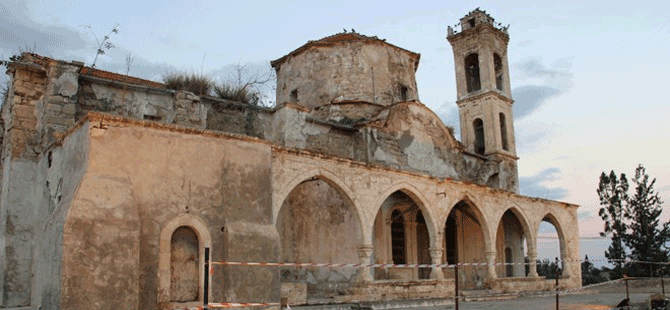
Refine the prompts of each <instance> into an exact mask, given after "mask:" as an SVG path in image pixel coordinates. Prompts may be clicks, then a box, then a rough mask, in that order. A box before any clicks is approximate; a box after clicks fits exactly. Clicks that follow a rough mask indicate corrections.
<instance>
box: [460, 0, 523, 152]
mask: <svg viewBox="0 0 670 310" xmlns="http://www.w3.org/2000/svg"><path fill="white" fill-rule="evenodd" d="M459 26H460V28H461V31H460V32H457V31H456V30H455V29H454V28H452V27H449V28H448V35H447V40H449V43H451V47H452V49H453V51H454V61H455V67H456V87H457V93H458V100H457V101H456V104H457V105H458V109H459V114H460V123H461V141H462V142H463V144H465V146H466V148H467V150H468V151H470V152H472V153H475V154H479V155H483V156H492V155H493V156H503V157H506V158H507V159H508V160H509V159H513V160H515V161H516V159H517V157H516V145H515V141H514V123H513V118H512V103H513V102H514V100H512V93H511V87H510V83H509V67H508V65H507V43H508V42H509V35H508V34H507V27H503V26H502V25H500V24H499V23H496V22H495V21H494V19H493V18H492V17H491V16H489V15H488V14H486V12H485V11H481V10H479V8H477V9H475V10H474V11H472V12H470V13H468V15H466V16H465V17H463V18H461V20H460V24H459V25H457V26H456V27H459Z"/></svg>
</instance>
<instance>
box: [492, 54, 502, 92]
mask: <svg viewBox="0 0 670 310" xmlns="http://www.w3.org/2000/svg"><path fill="white" fill-rule="evenodd" d="M493 68H494V69H495V74H496V88H497V89H498V90H503V65H502V58H500V55H498V54H493Z"/></svg>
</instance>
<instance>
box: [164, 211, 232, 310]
mask: <svg viewBox="0 0 670 310" xmlns="http://www.w3.org/2000/svg"><path fill="white" fill-rule="evenodd" d="M191 233H193V234H194V235H191ZM189 242H192V243H197V244H188V243H189ZM194 245H195V246H196V247H197V276H193V277H194V279H193V278H189V279H182V278H181V277H179V276H177V277H175V274H174V272H175V271H177V272H180V274H184V273H182V272H183V271H184V270H183V269H187V270H186V272H190V271H192V270H190V268H192V266H186V265H187V264H192V263H193V262H191V261H189V260H190V259H191V258H190V257H189V256H190V255H192V254H193V255H195V253H192V252H191V251H192V250H194V248H193V246H194ZM159 248H160V252H159V255H158V302H159V303H162V304H166V303H169V304H170V305H171V306H172V307H191V306H194V305H198V304H202V300H203V296H204V291H205V281H204V272H205V267H204V266H205V248H209V249H210V257H211V255H212V252H213V251H215V250H217V249H212V237H211V234H210V232H209V228H208V227H207V224H205V222H204V221H203V220H201V219H200V218H198V217H196V216H194V215H191V214H181V215H179V216H177V217H175V218H173V219H172V220H170V221H169V222H167V223H166V224H165V225H164V226H163V229H161V234H160V240H159ZM173 250H178V251H180V252H181V253H173ZM218 250H223V249H218ZM174 263H179V264H183V265H182V266H174ZM175 267H177V268H175ZM182 280H183V281H182ZM193 280H195V281H197V283H198V285H197V298H196V300H186V299H184V298H183V297H185V295H180V296H177V295H175V294H174V293H175V291H181V292H184V291H183V289H184V288H180V289H179V290H175V287H174V286H175V285H177V286H184V285H186V286H189V285H190V284H185V283H184V282H189V281H193ZM211 288H212V285H211V278H210V283H209V295H210V296H211ZM189 299H192V298H189Z"/></svg>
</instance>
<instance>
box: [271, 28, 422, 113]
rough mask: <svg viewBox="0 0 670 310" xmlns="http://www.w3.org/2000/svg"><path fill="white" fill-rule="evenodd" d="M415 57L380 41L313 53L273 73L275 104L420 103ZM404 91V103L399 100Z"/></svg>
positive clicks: (316, 49) (292, 58)
mask: <svg viewBox="0 0 670 310" xmlns="http://www.w3.org/2000/svg"><path fill="white" fill-rule="evenodd" d="M415 60H416V58H415V56H414V55H413V53H411V52H408V51H405V50H402V49H399V48H397V47H394V46H391V45H389V44H387V43H384V42H382V41H381V40H377V39H376V40H374V41H373V42H371V41H365V42H363V41H358V42H356V41H353V42H352V41H349V42H342V43H338V44H335V45H332V46H326V47H311V48H309V49H307V50H306V51H304V52H302V53H298V54H296V55H292V56H287V58H286V60H285V61H283V63H282V64H281V65H280V67H278V68H276V69H277V102H278V103H279V104H283V103H285V102H291V103H297V104H299V105H301V106H303V107H307V108H310V109H311V108H315V107H319V106H323V105H326V104H330V103H335V102H342V101H364V102H371V103H376V104H380V105H384V106H387V105H390V104H393V103H396V102H401V101H407V100H418V99H419V95H418V90H417V86H416V80H415V76H414V72H415V70H416V63H415ZM402 88H405V90H404V92H405V95H404V96H405V98H402V94H401V92H402V90H401V89H402Z"/></svg>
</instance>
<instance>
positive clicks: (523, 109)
mask: <svg viewBox="0 0 670 310" xmlns="http://www.w3.org/2000/svg"><path fill="white" fill-rule="evenodd" d="M560 93H561V92H560V91H559V90H558V89H555V88H551V87H547V86H531V85H528V86H521V87H517V88H515V89H514V90H513V91H512V96H513V97H514V118H515V119H516V120H519V119H521V118H523V117H524V116H526V115H529V114H531V112H533V111H535V110H536V109H537V108H539V107H540V106H542V105H543V104H544V103H545V102H546V100H547V99H549V98H551V97H554V96H557V95H559V94H560Z"/></svg>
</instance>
